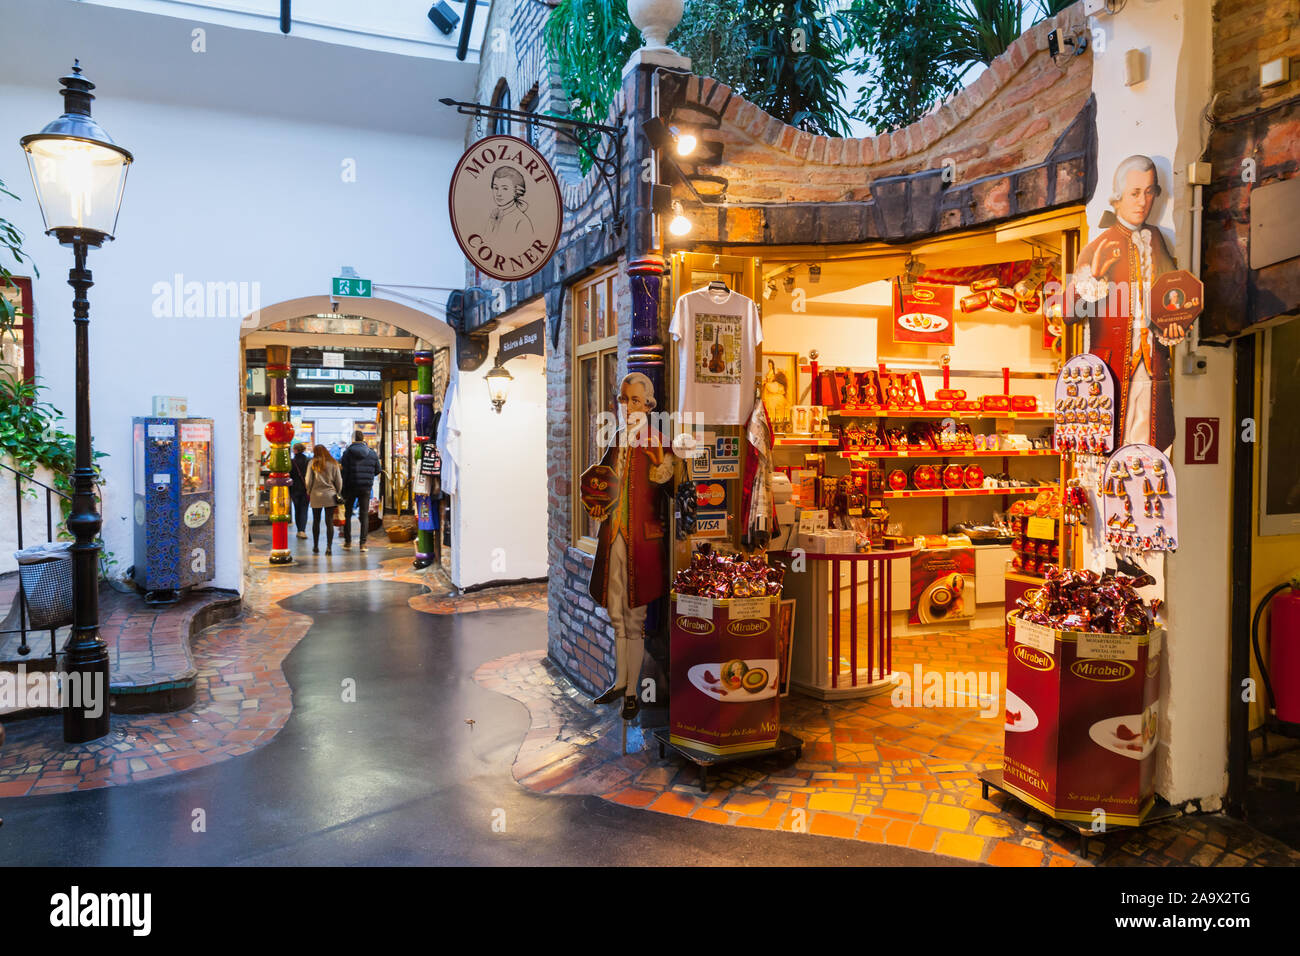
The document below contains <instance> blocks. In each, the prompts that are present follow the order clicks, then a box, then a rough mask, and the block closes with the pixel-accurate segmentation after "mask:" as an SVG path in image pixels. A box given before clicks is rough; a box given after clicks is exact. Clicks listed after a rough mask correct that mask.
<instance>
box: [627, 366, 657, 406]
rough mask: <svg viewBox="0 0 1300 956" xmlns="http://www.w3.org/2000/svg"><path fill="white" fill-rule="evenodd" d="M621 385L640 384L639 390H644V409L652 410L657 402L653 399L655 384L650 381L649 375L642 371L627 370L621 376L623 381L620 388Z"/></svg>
mask: <svg viewBox="0 0 1300 956" xmlns="http://www.w3.org/2000/svg"><path fill="white" fill-rule="evenodd" d="M622 385H639V386H641V390H642V391H643V392H645V407H646V410H647V411H653V410H654V407H655V405H657V404H658V403H657V402H656V401H655V385H654V382H652V381H650V378H649V376H647V375H645V374H644V373H642V372H628V373H627V374H626V375H624V376H623V381H622V383H621V384H620V388H621V387H622Z"/></svg>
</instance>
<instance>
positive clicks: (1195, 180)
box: [1187, 163, 1210, 186]
mask: <svg viewBox="0 0 1300 956" xmlns="http://www.w3.org/2000/svg"><path fill="white" fill-rule="evenodd" d="M1187 183H1188V185H1190V186H1208V185H1210V164H1209V163H1188V164H1187Z"/></svg>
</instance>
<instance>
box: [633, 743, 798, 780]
mask: <svg viewBox="0 0 1300 956" xmlns="http://www.w3.org/2000/svg"><path fill="white" fill-rule="evenodd" d="M654 739H655V740H656V741H657V742H658V744H659V759H660V760H665V759H667V757H668V751H669V750H671V751H673V752H674V753H676V754H680V755H681V756H683V757H685V758H686V759H687V760H689V761H690V762H691V763H693V764H695V766H697V767H699V768H700V792H702V793H708V792H709V770H710V769H711V768H713V767H716V766H718V765H719V764H728V763H740V762H742V761H748V760H758V759H761V758H764V757H780V758H782V759H784V760H786V761H787V762H793V761H795V760H798V759H799V757H800V756H801V755H802V754H803V741H802V740H800V739H799V738H798V737H796V736H795V735H794V734H792V733H790V732H789V731H785V730H783V731H781V734H780V736H779V737H777V739H776V744H775V745H774V746H772V747H769V748H768V749H766V750H750V751H747V752H745V753H738V754H715V753H709V752H708V751H705V750H696V749H695V748H694V747H688V746H686V745H685V744H679V743H674V742H673V741H672V739H671V736H670V731H669V730H668V728H667V727H661V728H659V729H658V730H656V731H655V732H654Z"/></svg>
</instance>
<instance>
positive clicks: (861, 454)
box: [831, 446, 1060, 458]
mask: <svg viewBox="0 0 1300 956" xmlns="http://www.w3.org/2000/svg"><path fill="white" fill-rule="evenodd" d="M831 447H838V446H831ZM840 454H841V455H842V456H843V457H845V458H1030V457H1034V456H1039V457H1052V458H1059V457H1060V452H1055V451H1052V450H1051V449H1050V448H1008V449H1005V450H1004V449H997V448H995V449H993V450H992V451H989V450H988V449H984V450H983V451H981V450H979V449H976V448H972V449H968V450H965V451H937V450H935V449H933V448H908V449H901V448H900V449H898V450H896V451H890V450H888V449H880V450H876V449H874V448H846V449H840Z"/></svg>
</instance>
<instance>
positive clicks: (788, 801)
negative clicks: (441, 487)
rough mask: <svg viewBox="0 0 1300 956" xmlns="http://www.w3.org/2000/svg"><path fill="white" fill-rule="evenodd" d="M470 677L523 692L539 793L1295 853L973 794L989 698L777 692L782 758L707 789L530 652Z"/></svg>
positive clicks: (954, 831) (1281, 858)
mask: <svg viewBox="0 0 1300 956" xmlns="http://www.w3.org/2000/svg"><path fill="white" fill-rule="evenodd" d="M1003 647H1004V645H1003V633H1002V630H1001V629H1000V628H995V629H987V630H969V631H965V630H963V631H955V632H951V633H947V632H945V633H942V634H931V635H925V636H921V637H916V638H907V637H897V636H896V642H895V667H896V668H902V669H904V670H906V669H909V668H910V661H911V660H913V659H915V658H916V657H917V656H918V654H917V652H918V651H920V650H922V649H923V650H924V654H925V659H926V660H927V662H928V663H927V665H926V666H927V668H929V669H933V670H943V669H944V668H945V667H946V666H953V667H957V666H958V665H960V668H961V669H963V670H966V669H982V668H989V669H992V670H993V671H995V672H997V673H998V674H999V687H1000V686H1001V671H1002V669H1003V667H1004V663H1003V661H1004V656H1005V655H1004V651H1003ZM475 678H476V680H478V681H479V682H480V683H481V684H482V685H483V686H484V687H487V688H489V689H493V690H496V691H498V692H499V693H504V694H507V695H509V696H511V697H513V698H515V699H516V700H519V701H521V702H522V703H524V704H525V705H526V706H527V707H528V709H529V712H530V714H531V715H532V729H531V730H530V731H529V733H528V735H527V737H526V738H525V740H524V743H523V745H522V747H521V748H520V752H519V756H518V758H517V760H516V763H515V767H514V773H515V777H516V779H517V780H519V781H520V783H522V784H523V785H524V786H526V787H528V788H530V789H532V790H535V791H538V792H545V793H566V794H595V795H599V796H601V797H604V798H605V799H608V800H611V801H614V802H616V803H620V804H624V805H627V806H635V807H643V808H646V809H649V810H651V811H656V812H661V813H669V814H673V815H676V816H684V817H690V818H692V819H696V820H703V821H707V822H712V823H717V824H723V825H729V826H741V827H759V828H765V829H781V830H787V831H795V832H806V833H813V834H822V835H827V836H836V837H842V838H844V839H855V840H865V841H870V842H875V843H884V844H891V845H897V846H908V847H912V848H915V849H920V850H926V851H930V852H934V853H941V854H944V855H947V856H952V857H957V858H960V859H964V860H968V861H971V862H982V863H989V864H994V865H1002V866H1076V865H1080V864H1085V865H1086V864H1101V865H1108V866H1112V865H1113V866H1122V865H1147V866H1168V865H1181V864H1187V865H1195V866H1247V865H1297V864H1300V853H1297V852H1295V851H1292V850H1290V849H1289V848H1288V847H1286V846H1285V845H1283V844H1281V843H1279V842H1277V841H1276V840H1273V839H1271V838H1269V837H1266V836H1264V835H1263V834H1261V833H1259V832H1258V831H1255V830H1253V829H1251V828H1250V827H1248V826H1246V825H1244V824H1242V823H1239V822H1237V821H1235V820H1231V819H1229V818H1227V817H1225V816H1221V815H1201V816H1182V817H1179V818H1177V819H1176V820H1174V821H1171V822H1167V823H1163V824H1159V825H1154V826H1150V827H1147V828H1144V829H1139V830H1132V829H1121V830H1115V831H1112V832H1111V833H1108V834H1104V835H1100V836H1099V837H1098V838H1095V839H1092V840H1090V845H1089V854H1088V859H1087V860H1084V859H1082V858H1081V857H1080V856H1079V853H1078V851H1079V839H1078V837H1077V836H1076V835H1075V834H1074V833H1073V832H1070V831H1067V830H1066V829H1065V828H1064V827H1062V826H1060V825H1059V824H1057V823H1055V822H1052V821H1050V820H1048V819H1046V818H1044V817H1043V816H1042V815H1040V814H1038V813H1037V812H1031V811H1029V810H1028V809H1027V808H1026V807H1025V806H1024V805H1023V804H1020V803H1019V802H1018V801H1015V800H1012V799H1011V798H1009V797H1006V796H1004V795H1002V794H1000V793H998V792H997V791H991V792H990V795H989V798H988V799H987V800H986V799H983V797H982V795H981V786H980V783H979V781H978V774H979V773H980V771H982V770H984V769H985V768H989V767H998V766H1000V765H1001V755H1002V753H1001V752H1002V734H1003V730H1002V722H1003V717H1002V709H1001V706H1000V705H999V706H997V707H996V708H993V707H990V708H988V711H992V712H991V713H989V715H988V716H981V713H980V709H979V708H975V707H952V708H934V707H925V708H922V707H912V706H894V704H893V703H892V702H891V699H890V697H889V696H888V695H881V696H877V697H873V698H868V699H866V700H860V701H839V702H835V701H820V700H815V699H812V698H809V697H803V696H799V695H797V694H796V695H793V696H791V697H788V698H785V699H783V700H782V701H781V725H782V728H783V729H785V730H788V731H791V732H793V733H794V734H795V735H797V736H798V737H799V738H801V739H802V740H803V741H804V747H803V752H802V755H801V756H800V757H799V759H798V760H797V761H794V762H793V763H791V762H788V761H787V762H785V763H784V764H782V763H781V762H779V761H778V760H776V759H774V758H763V759H759V760H757V761H754V762H751V763H745V764H729V765H724V766H720V767H715V768H714V769H713V770H712V771H711V772H710V777H709V783H710V792H708V793H703V792H701V790H700V785H699V784H700V777H699V772H698V770H697V768H696V767H695V766H694V765H693V764H691V763H689V762H686V761H684V760H682V759H681V758H679V757H676V756H675V755H673V754H672V753H671V751H670V752H669V755H668V757H667V758H666V759H660V758H659V755H658V745H657V744H656V743H654V742H653V741H647V739H646V738H645V736H644V734H643V733H642V731H641V730H640V729H639V728H636V727H634V728H633V730H632V732H631V733H630V734H629V738H628V753H627V754H626V755H624V754H623V753H622V752H621V749H620V748H621V741H620V728H619V723H620V722H619V720H618V719H617V717H616V713H617V708H608V709H602V710H601V711H599V712H597V711H594V710H593V709H592V708H591V707H590V705H589V702H588V700H587V698H585V697H583V696H582V695H581V694H579V693H577V692H576V691H575V690H574V689H573V688H572V686H571V685H570V684H569V682H568V681H567V680H566V679H565V678H564V677H563V675H561V674H558V673H557V672H556V671H555V670H554V668H553V666H552V665H550V664H549V663H548V662H546V661H545V660H544V657H543V655H542V654H541V653H532V654H517V655H513V656H511V657H509V658H503V659H501V660H498V661H493V662H490V663H488V664H485V665H484V666H483V667H481V668H480V669H479V670H478V671H477V672H476V674H475Z"/></svg>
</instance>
